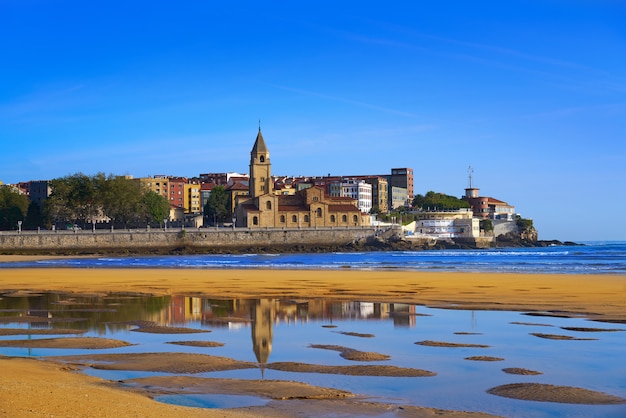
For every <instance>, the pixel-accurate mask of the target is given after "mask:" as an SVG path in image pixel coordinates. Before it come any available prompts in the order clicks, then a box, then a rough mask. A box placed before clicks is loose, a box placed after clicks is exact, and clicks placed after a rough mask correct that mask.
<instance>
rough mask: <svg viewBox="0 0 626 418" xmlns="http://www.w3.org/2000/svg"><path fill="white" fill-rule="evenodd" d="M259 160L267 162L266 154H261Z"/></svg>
mask: <svg viewBox="0 0 626 418" xmlns="http://www.w3.org/2000/svg"><path fill="white" fill-rule="evenodd" d="M259 161H261V162H262V163H264V162H265V156H264V155H261V157H259Z"/></svg>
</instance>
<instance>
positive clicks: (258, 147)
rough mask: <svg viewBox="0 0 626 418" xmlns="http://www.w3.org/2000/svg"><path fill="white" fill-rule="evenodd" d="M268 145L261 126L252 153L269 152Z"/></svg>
mask: <svg viewBox="0 0 626 418" xmlns="http://www.w3.org/2000/svg"><path fill="white" fill-rule="evenodd" d="M267 152H268V151H267V145H265V140H264V139H263V134H262V133H261V128H259V133H258V134H257V136H256V141H254V147H252V153H253V154H258V153H267Z"/></svg>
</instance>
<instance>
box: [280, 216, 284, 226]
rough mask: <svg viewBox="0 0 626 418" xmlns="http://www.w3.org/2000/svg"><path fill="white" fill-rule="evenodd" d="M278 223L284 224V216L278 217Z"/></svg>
mask: <svg viewBox="0 0 626 418" xmlns="http://www.w3.org/2000/svg"><path fill="white" fill-rule="evenodd" d="M280 223H283V224H284V223H285V215H280Z"/></svg>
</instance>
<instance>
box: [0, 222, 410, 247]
mask: <svg viewBox="0 0 626 418" xmlns="http://www.w3.org/2000/svg"><path fill="white" fill-rule="evenodd" d="M395 229H398V231H399V228H391V229H389V230H386V231H382V230H380V229H376V228H374V227H365V228H344V229H341V228H319V229H313V228H310V229H254V230H252V229H243V228H238V229H230V228H202V229H172V228H170V229H167V230H157V229H143V230H113V231H111V230H96V231H89V230H82V231H39V232H38V231H22V232H20V233H18V232H16V231H10V232H9V231H7V232H2V233H0V252H1V253H4V254H16V253H18V254H19V253H52V254H63V253H72V254H76V253H100V252H105V253H107V252H108V253H113V252H118V253H119V252H122V253H124V252H160V251H172V250H176V249H184V250H186V251H192V252H193V251H195V252H203V251H205V252H230V251H242V250H246V249H255V248H257V249H258V248H276V249H283V250H285V249H290V248H293V249H297V248H315V247H319V248H333V247H342V246H347V245H350V244H351V243H355V242H362V241H364V240H368V239H371V238H374V237H376V236H381V235H385V236H389V235H390V234H392V235H393V234H394V230H395Z"/></svg>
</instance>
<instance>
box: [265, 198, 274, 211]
mask: <svg viewBox="0 0 626 418" xmlns="http://www.w3.org/2000/svg"><path fill="white" fill-rule="evenodd" d="M265 209H267V210H272V202H270V201H269V200H268V201H267V202H265Z"/></svg>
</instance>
